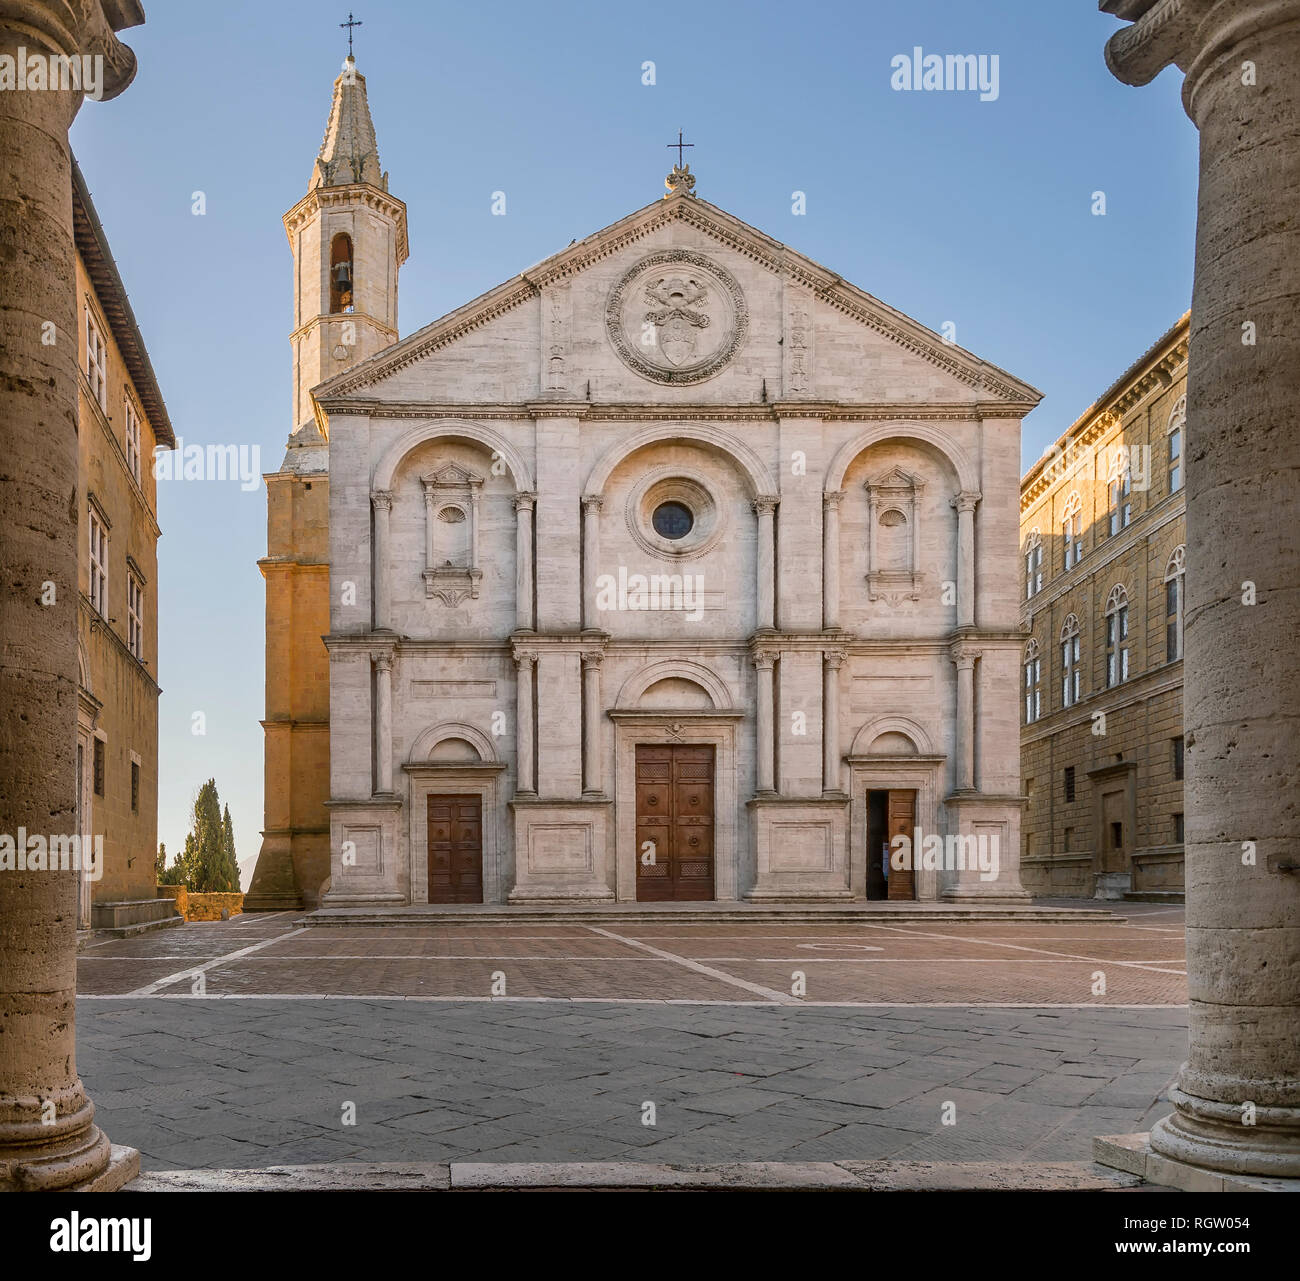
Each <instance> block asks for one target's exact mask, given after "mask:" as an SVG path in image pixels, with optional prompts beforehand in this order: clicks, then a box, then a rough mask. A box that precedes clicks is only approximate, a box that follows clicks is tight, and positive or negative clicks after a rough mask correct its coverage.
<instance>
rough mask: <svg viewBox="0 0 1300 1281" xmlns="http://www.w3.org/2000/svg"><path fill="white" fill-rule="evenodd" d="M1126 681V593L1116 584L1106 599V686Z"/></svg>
mask: <svg viewBox="0 0 1300 1281" xmlns="http://www.w3.org/2000/svg"><path fill="white" fill-rule="evenodd" d="M1126 680H1128V592H1126V591H1125V590H1124V588H1123V587H1122V586H1120V585H1119V584H1118V583H1117V584H1116V585H1115V586H1114V587H1112V588H1111V589H1110V595H1109V596H1107V597H1106V684H1107V685H1119V684H1121V683H1122V682H1124V681H1126Z"/></svg>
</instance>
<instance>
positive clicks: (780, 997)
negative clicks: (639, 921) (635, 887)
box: [587, 925, 802, 1005]
mask: <svg viewBox="0 0 1300 1281" xmlns="http://www.w3.org/2000/svg"><path fill="white" fill-rule="evenodd" d="M587 929H589V930H590V931H591V932H592V933H593V934H599V935H600V936H601V937H602V938H607V939H614V940H615V941H616V942H619V943H626V944H627V946H628V947H636V948H640V949H641V951H643V952H649V953H650V954H651V955H653V956H657V957H658V958H659V959H660V960H661V961H673V962H675V963H676V964H678V965H680V966H681V967H682V968H683V969H687V970H692V971H694V972H695V973H696V974H706V975H708V977H709V978H711V979H717V980H718V981H719V982H721V983H727V984H730V986H732V987H738V988H740V989H741V990H742V991H745V992H753V993H755V994H756V995H758V996H765V997H767V999H768V1000H769V1001H774V1002H776V1003H777V1004H779V1005H800V1004H802V1002H801V1001H800V1000H799V998H798V997H796V996H790V995H789V994H788V993H786V992H778V991H777V990H776V989H775V988H771V987H764V986H763V985H762V984H761V983H750V982H748V981H747V980H746V979H738V978H736V976H735V975H734V974H728V973H727V972H726V971H725V970H715V969H713V968H712V966H709V965H701V964H700V963H699V962H698V961H692V960H690V959H689V958H688V957H685V956H678V955H677V953H676V952H665V951H664V950H663V948H659V947H652V946H651V945H650V944H649V943H643V942H641V940H640V939H630V938H624V937H623V936H622V935H621V934H615V933H614V932H613V930H605V929H601V928H600V926H598V925H588V926H587Z"/></svg>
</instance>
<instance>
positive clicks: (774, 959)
mask: <svg viewBox="0 0 1300 1281" xmlns="http://www.w3.org/2000/svg"><path fill="white" fill-rule="evenodd" d="M230 955H234V953H230ZM85 959H86V960H89V961H183V960H186V959H189V958H186V957H183V956H90V957H86V958H85ZM214 959H215V960H218V961H219V960H221V959H223V958H220V957H217V958H214ZM691 959H693V960H695V961H699V962H701V963H703V962H705V961H725V962H727V963H728V964H737V963H739V964H752V965H947V964H952V965H960V966H963V967H965V966H967V965H1079V964H1094V963H1096V964H1100V962H1093V961H1091V960H1090V959H1089V958H1075V957H1068V956H1067V957H1039V956H1035V957H1032V958H1030V957H1025V958H1021V957H1015V956H697V957H693V958H691ZM261 960H262V962H263V963H265V962H267V961H284V962H286V963H292V962H294V961H374V962H381V961H382V962H388V961H483V962H484V963H485V964H488V963H490V964H494V965H497V964H505V963H506V962H509V961H580V962H582V963H583V964H584V965H603V964H604V963H605V962H610V963H612V964H620V965H627V964H631V963H637V964H641V965H644V964H645V961H644V960H643V958H641V957H639V956H590V955H588V956H511V955H507V954H506V953H504V952H494V953H490V954H483V953H473V952H453V953H438V952H433V953H415V952H412V953H397V952H386V953H384V954H383V955H382V956H376V955H375V954H374V953H373V952H360V953H356V954H351V953H342V952H303V953H301V954H294V955H291V956H264V957H262V958H261ZM1106 964H1107V965H1127V966H1130V967H1138V968H1143V969H1151V968H1152V967H1154V966H1157V965H1181V964H1183V960H1182V958H1181V957H1177V956H1176V957H1173V958H1171V959H1170V960H1161V961H1156V960H1151V961H1107V962H1106ZM1153 972H1154V973H1158V974H1184V973H1186V971H1185V970H1154V971H1153Z"/></svg>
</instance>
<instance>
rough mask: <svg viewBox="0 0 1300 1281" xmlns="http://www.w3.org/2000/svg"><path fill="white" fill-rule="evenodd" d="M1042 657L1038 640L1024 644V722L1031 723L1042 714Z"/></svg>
mask: <svg viewBox="0 0 1300 1281" xmlns="http://www.w3.org/2000/svg"><path fill="white" fill-rule="evenodd" d="M1042 674H1043V669H1042V659H1041V657H1040V656H1039V653H1038V642H1037V641H1036V640H1031V641H1030V642H1029V644H1028V645H1026V646H1025V724H1026V725H1032V724H1033V723H1034V722H1035V721H1036V720H1037V719H1038V718H1039V717H1040V716H1041V715H1042V714H1043V695H1042V685H1041V679H1042Z"/></svg>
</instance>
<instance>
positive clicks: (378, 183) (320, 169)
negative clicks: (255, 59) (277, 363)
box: [284, 54, 408, 431]
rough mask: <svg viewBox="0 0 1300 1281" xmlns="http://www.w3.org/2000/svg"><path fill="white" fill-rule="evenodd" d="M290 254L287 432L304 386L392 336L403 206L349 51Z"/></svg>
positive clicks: (294, 221) (298, 208)
mask: <svg viewBox="0 0 1300 1281" xmlns="http://www.w3.org/2000/svg"><path fill="white" fill-rule="evenodd" d="M284 229H285V232H286V233H287V235H288V237H289V247H290V249H291V250H292V251H293V300H294V302H293V326H294V328H293V334H292V335H291V337H290V342H291V343H292V345H293V418H292V420H291V421H292V423H293V429H294V430H295V431H296V430H297V429H298V428H300V427H302V426H303V425H304V424H305V423H306V422H307V421H308V420H309V419H310V418H312V417H313V416H314V413H313V408H312V403H311V389H312V388H313V387H315V386H316V385H317V384H319V383H322V382H324V381H325V380H326V379H327V378H332V377H333V376H334V375H335V374H339V373H342V372H343V371H344V370H345V369H348V368H350V367H351V366H353V365H356V364H358V363H360V362H361V361H363V360H366V359H368V358H369V357H370V356H373V355H374V354H375V353H376V352H377V351H381V350H382V349H383V348H385V347H387V346H389V345H391V344H392V343H395V342H396V341H397V272H398V269H399V268H400V267H401V265H402V264H403V263H404V262H405V261H406V257H407V253H408V249H407V242H406V206H405V205H404V204H403V203H402V202H401V201H400V200H397V199H395V198H394V197H393V196H391V195H389V193H388V175H387V174H386V173H384V172H383V170H382V169H381V168H380V165H379V146H378V144H377V143H376V141H375V126H374V123H373V122H372V121H371V119H370V104H369V102H368V101H367V99H366V78H365V76H363V75H362V74H361V73H360V72H359V71H358V70H357V64H356V59H355V58H353V57H352V56H351V54H349V55H348V58H347V60H346V61H345V62H344V64H343V70H342V71H341V72H340V74H339V76H338V79H336V80H335V81H334V99H333V102H332V103H331V104H330V115H329V123H328V124H327V125H326V127H325V139H324V141H323V142H322V143H321V148H320V154H319V155H318V156H317V157H316V163H315V165H314V166H313V168H312V175H311V181H310V183H309V184H308V187H307V194H306V195H305V196H304V197H303V198H302V199H301V200H300V201H298V203H297V204H296V205H294V207H293V208H292V209H290V210H289V212H288V213H287V214H285V216H284Z"/></svg>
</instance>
